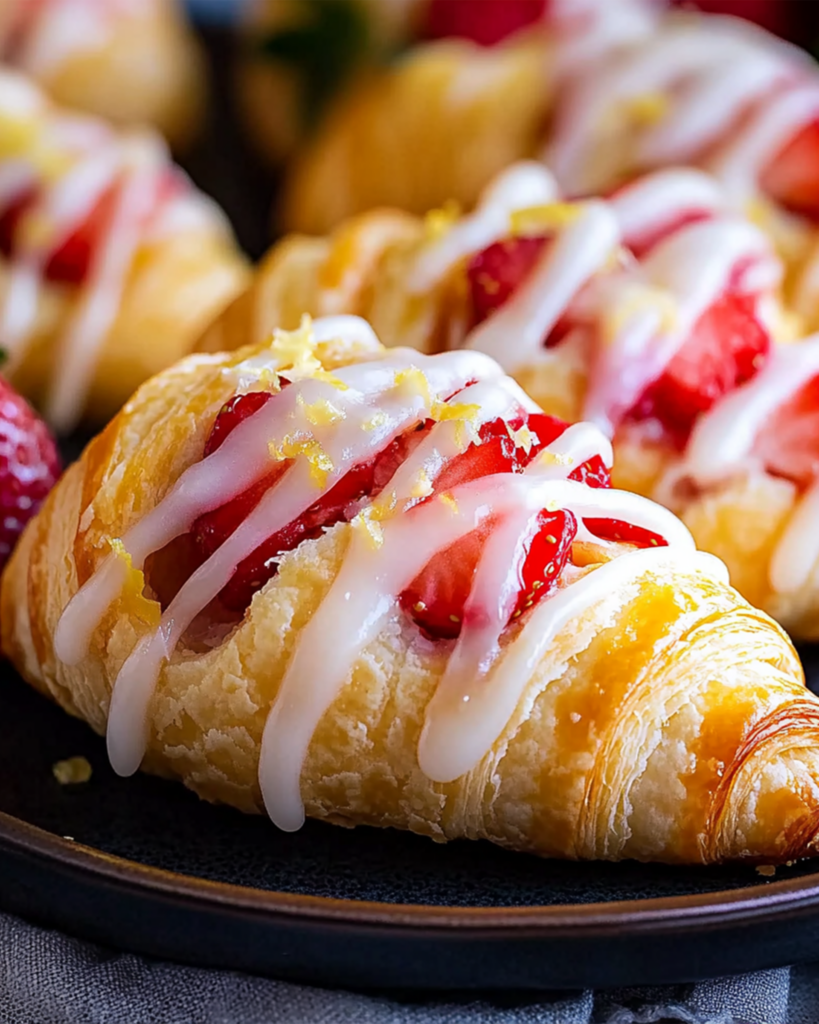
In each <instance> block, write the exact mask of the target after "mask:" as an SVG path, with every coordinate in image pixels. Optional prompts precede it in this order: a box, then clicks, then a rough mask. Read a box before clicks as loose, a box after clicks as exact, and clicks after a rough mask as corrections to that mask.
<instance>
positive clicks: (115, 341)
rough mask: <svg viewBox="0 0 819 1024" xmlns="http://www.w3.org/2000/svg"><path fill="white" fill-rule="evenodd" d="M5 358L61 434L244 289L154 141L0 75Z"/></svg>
mask: <svg viewBox="0 0 819 1024" xmlns="http://www.w3.org/2000/svg"><path fill="white" fill-rule="evenodd" d="M0 172H3V173H2V181H0V347H2V348H3V349H4V350H5V352H6V354H7V356H8V361H7V363H6V365H5V367H4V372H5V373H7V374H8V375H9V376H10V377H11V379H12V380H13V382H14V383H15V385H16V386H18V387H19V388H20V389H21V390H23V391H24V392H25V394H26V396H27V397H29V398H32V399H34V400H35V401H36V402H37V403H38V404H39V405H41V407H42V408H43V410H44V412H45V414H46V416H47V418H48V419H49V420H50V421H51V422H52V424H53V425H55V426H56V427H57V428H58V429H60V430H63V431H65V430H69V429H70V428H71V427H72V426H73V425H74V424H76V422H77V421H78V420H79V419H80V417H81V416H83V415H86V416H87V417H89V418H91V419H93V420H96V421H97V422H101V421H103V420H104V419H106V418H107V417H109V416H111V415H112V414H113V413H114V412H115V411H116V410H117V409H118V408H119V406H120V405H121V404H122V402H123V401H125V399H126V398H128V396H129V395H130V394H131V393H132V391H133V389H134V388H135V387H136V386H137V385H138V384H140V383H141V382H142V381H143V380H145V379H146V378H147V377H149V376H150V375H151V374H153V373H155V372H156V371H157V370H159V369H162V368H163V367H164V366H167V365H169V364H170V363H171V362H173V361H174V360H175V359H178V358H179V357H180V356H182V355H184V354H186V353H187V352H189V351H190V349H191V347H192V345H193V343H194V340H195V339H196V338H197V336H198V335H199V334H200V333H201V331H202V330H203V328H204V326H205V325H206V324H207V323H208V322H209V320H211V319H212V318H213V316H215V315H216V314H217V313H218V312H219V311H220V310H221V309H222V307H223V306H224V305H225V304H226V303H227V302H228V301H229V300H230V299H231V298H232V297H233V296H234V295H236V294H237V293H238V292H240V291H241V290H242V288H243V286H244V285H245V283H246V281H247V268H246V263H245V260H244V258H243V257H242V256H241V254H240V253H239V252H238V250H237V248H236V244H235V241H234V239H233V237H232V234H231V231H230V228H229V226H228V224H227V222H226V220H225V218H224V217H223V215H222V213H221V211H219V210H218V208H217V207H216V206H215V204H214V203H212V201H211V200H209V199H207V198H206V197H205V196H204V195H202V194H201V193H199V192H197V190H196V189H195V188H194V187H193V186H192V185H191V183H190V182H189V181H188V180H187V179H186V177H185V176H184V175H183V174H182V172H181V171H180V170H179V169H178V168H176V167H174V165H173V164H172V163H171V162H170V159H169V157H168V155H167V152H166V150H165V147H164V144H163V143H162V141H161V140H160V139H159V138H158V137H157V136H155V135H154V134H153V133H149V132H147V131H143V132H138V133H137V132H127V133H125V132H123V133H116V132H114V131H113V130H112V129H110V128H109V127H108V126H107V125H105V124H104V123H103V122H101V121H96V120H92V119H90V118H85V117H81V116H79V115H76V114H73V113H69V112H67V111H64V110H60V109H59V108H56V107H54V106H52V105H51V104H50V103H49V102H48V101H47V100H46V98H45V97H44V96H43V94H42V93H41V92H39V91H38V90H37V89H36V88H35V87H34V86H33V85H32V84H31V83H30V82H29V81H27V80H26V79H24V78H22V77H21V76H18V75H16V74H14V73H12V72H0Z"/></svg>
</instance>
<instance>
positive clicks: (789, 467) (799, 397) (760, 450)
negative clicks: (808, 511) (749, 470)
mask: <svg viewBox="0 0 819 1024" xmlns="http://www.w3.org/2000/svg"><path fill="white" fill-rule="evenodd" d="M754 454H755V455H757V457H758V458H760V459H761V460H762V462H763V464H764V466H765V468H766V469H767V470H768V472H769V473H773V474H774V475H775V476H782V477H785V478H786V479H787V480H792V481H793V482H794V483H795V484H797V485H798V486H799V487H800V488H805V487H809V486H810V484H811V483H813V481H814V480H815V479H816V475H817V473H819V377H814V378H813V380H810V381H808V383H807V384H805V385H804V387H802V388H800V390H799V391H797V392H796V394H795V395H794V396H793V398H791V399H790V401H788V402H785V403H784V404H783V405H782V406H780V408H779V409H778V410H777V411H776V412H775V413H774V415H773V416H772V417H771V419H770V420H769V421H768V423H767V424H766V425H765V427H764V428H763V430H762V431H760V433H759V434H758V435H757V438H756V441H755V443H754Z"/></svg>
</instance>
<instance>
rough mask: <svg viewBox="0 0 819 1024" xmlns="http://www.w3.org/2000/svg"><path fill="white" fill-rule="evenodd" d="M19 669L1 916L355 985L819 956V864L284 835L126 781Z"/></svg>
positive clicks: (531, 979)
mask: <svg viewBox="0 0 819 1024" xmlns="http://www.w3.org/2000/svg"><path fill="white" fill-rule="evenodd" d="M811 657H812V658H813V659H814V660H819V659H817V655H816V654H815V653H814V654H813V655H812V656H811ZM6 671H7V676H6V678H5V679H4V680H3V682H2V687H1V688H0V693H2V698H0V700H2V705H0V706H2V714H0V905H2V907H3V908H4V909H7V910H11V911H14V912H16V913H19V914H23V915H25V916H27V917H29V918H32V919H34V920H37V921H41V922H44V923H47V924H52V925H55V926H58V927H61V928H63V929H65V930H67V931H71V932H74V933H76V934H80V935H82V936H84V937H87V938H91V939H94V940H96V941H99V942H102V943H105V944H108V945H114V946H117V947H120V948H125V949H132V950H135V951H138V952H144V953H150V954H153V955H156V956H161V957H165V958H170V959H175V960H181V961H187V962H191V963H197V964H204V965H209V966H219V967H229V968H236V969H244V970H250V971H257V972H262V973H269V974H275V975H277V976H279V977H289V978H294V979H300V980H307V981H311V982H316V983H324V984H330V985H346V986H354V987H373V986H378V987H386V986H390V987H400V988H411V989H419V988H423V989H446V988H457V989H470V988H482V989H490V988H517V989H521V988H574V987H579V986H586V985H595V986H604V985H622V984H638V983H649V982H667V981H689V980H694V979H698V978H703V977H709V976H716V975H720V974H724V973H730V972H737V971H749V970H755V969H759V968H763V967H773V966H778V965H782V964H786V963H794V962H798V961H803V960H810V959H816V958H819V873H817V872H819V865H817V864H816V863H815V862H814V863H804V864H802V865H798V866H795V867H793V868H788V869H780V871H778V873H777V877H776V880H775V881H766V880H763V879H762V878H761V877H760V876H759V874H757V873H756V872H755V870H754V869H753V868H752V867H748V866H745V867H736V868H709V869H693V868H670V867H663V866H653V865H648V866H647V865H639V864H635V863H625V864H571V863H562V862H555V861H541V860H538V859H536V858H534V857H529V856H526V855H522V854H515V853H510V852H506V851H503V850H500V849H497V848H495V847H493V846H491V845H490V844H489V843H469V842H461V843H453V844H450V845H449V846H439V845H436V844H435V843H432V842H430V841H429V840H427V839H424V838H422V837H419V836H414V835H409V834H405V833H399V832H392V831H388V830H385V831H380V830H374V829H356V830H351V831H348V830H345V829H340V828H336V827H333V826H330V825H322V824H318V823H315V822H311V823H308V824H307V826H306V827H305V828H304V829H303V830H302V831H301V832H300V833H297V834H295V835H286V834H283V833H280V832H278V831H277V830H276V829H275V828H274V827H273V826H272V825H271V824H270V823H269V822H268V821H267V820H266V819H263V818H261V817H259V818H252V817H246V816H243V815H241V814H239V813H238V812H235V811H232V810H230V809H228V808H220V807H214V806H211V805H208V804H204V803H201V802H200V801H198V800H197V799H196V797H194V796H193V795H192V794H190V793H188V792H187V791H186V790H185V789H183V788H182V787H181V786H179V785H177V784H175V783H171V782H165V781H163V780H160V779H154V778H150V777H147V776H137V777H135V778H133V779H128V780H123V779H119V778H117V777H116V776H115V775H114V774H113V773H112V771H111V770H110V768H109V767H108V764H107V761H106V757H105V749H104V744H103V742H102V741H101V740H100V739H99V738H98V737H96V736H94V735H93V734H92V733H91V731H90V730H89V729H88V728H87V727H86V726H85V725H84V724H83V723H81V722H78V721H75V720H73V719H71V718H69V717H68V716H66V715H64V714H63V712H62V711H60V710H59V709H58V708H56V707H55V706H53V705H52V704H50V703H49V702H48V701H46V700H45V699H43V698H42V697H40V696H39V695H37V694H36V693H34V692H33V691H31V690H29V689H28V688H27V687H26V686H25V685H24V684H23V683H22V682H21V681H20V680H19V679H18V678H17V677H16V676H15V675H14V674H13V673H12V671H11V670H10V669H7V670H6ZM76 754H83V755H85V756H86V757H87V758H88V759H89V761H90V762H91V764H92V766H93V770H94V772H93V777H92V779H91V781H90V782H89V783H87V784H85V785H80V786H60V785H59V784H58V783H57V782H56V780H55V779H54V777H53V774H52V770H51V769H52V765H53V763H54V762H55V761H57V760H59V759H62V758H66V757H70V756H73V755H76ZM64 837H71V838H70V839H69V838H64Z"/></svg>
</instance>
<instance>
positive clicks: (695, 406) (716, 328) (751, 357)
mask: <svg viewBox="0 0 819 1024" xmlns="http://www.w3.org/2000/svg"><path fill="white" fill-rule="evenodd" d="M770 348H771V339H770V336H769V334H768V332H767V330H766V329H765V327H764V326H763V325H762V324H761V323H760V321H759V319H758V318H757V316H756V310H755V299H754V297H753V296H749V295H739V294H736V293H732V292H727V293H726V294H724V295H723V296H722V297H721V298H720V299H718V300H717V302H715V303H714V304H713V305H712V306H711V307H710V308H709V309H708V310H707V311H706V312H705V313H703V315H702V316H701V317H700V319H699V320H698V321H697V323H696V324H695V325H694V329H693V330H692V332H691V335H690V336H689V338H688V339H687V341H686V342H685V344H684V345H683V347H682V348H681V349H680V350H679V352H678V353H677V354H676V355H675V356H674V358H673V359H672V360H671V362H670V363H669V364H668V366H667V368H666V371H665V373H664V374H663V375H662V377H660V378H659V380H657V381H655V382H654V383H653V384H652V385H651V387H650V388H649V389H648V390H647V391H646V393H645V394H644V395H643V397H642V398H641V399H640V400H639V402H638V403H637V404H636V406H635V408H634V409H633V410H632V412H631V414H630V417H631V418H632V419H635V420H645V419H656V420H659V421H660V423H662V424H663V426H664V427H665V428H666V430H667V431H668V433H669V435H670V437H671V439H672V440H674V441H675V442H676V443H677V444H678V445H681V446H682V445H684V444H685V442H686V440H687V439H688V436H689V434H690V433H691V429H692V427H693V426H694V423H695V421H696V420H697V418H698V417H699V416H701V415H702V414H703V413H705V412H707V411H708V410H709V409H710V408H711V407H712V406H713V405H714V403H715V402H716V401H717V400H718V399H719V398H721V397H722V396H723V395H725V394H727V393H728V392H729V391H732V390H733V389H734V388H735V387H738V386H739V385H740V384H744V383H745V382H746V381H748V380H750V379H751V378H752V377H754V376H755V375H756V374H757V372H758V371H759V370H760V369H761V368H762V366H763V365H764V363H765V361H766V359H767V358H768V354H769V352H770Z"/></svg>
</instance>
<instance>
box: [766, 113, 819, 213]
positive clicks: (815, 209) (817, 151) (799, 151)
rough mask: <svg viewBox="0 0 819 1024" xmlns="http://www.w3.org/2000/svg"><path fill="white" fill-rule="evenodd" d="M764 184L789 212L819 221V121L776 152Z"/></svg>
mask: <svg viewBox="0 0 819 1024" xmlns="http://www.w3.org/2000/svg"><path fill="white" fill-rule="evenodd" d="M761 185H762V189H763V191H764V192H765V193H766V194H767V195H769V196H770V197H771V199H774V200H776V202H778V203H780V204H781V205H782V206H784V207H785V208H786V209H788V210H791V211H792V212H793V213H798V214H800V215H801V216H803V217H809V218H810V219H811V220H814V221H819V119H817V120H815V121H811V123H810V124H808V125H806V126H805V127H804V128H803V129H802V130H801V131H800V132H799V133H798V134H797V135H795V136H794V138H792V139H791V140H790V142H789V143H788V144H787V145H786V146H785V147H784V148H783V149H781V150H780V151H779V153H777V155H776V156H775V157H774V158H773V160H771V162H770V164H768V166H767V168H766V169H765V171H764V172H763V174H762V178H761Z"/></svg>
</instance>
